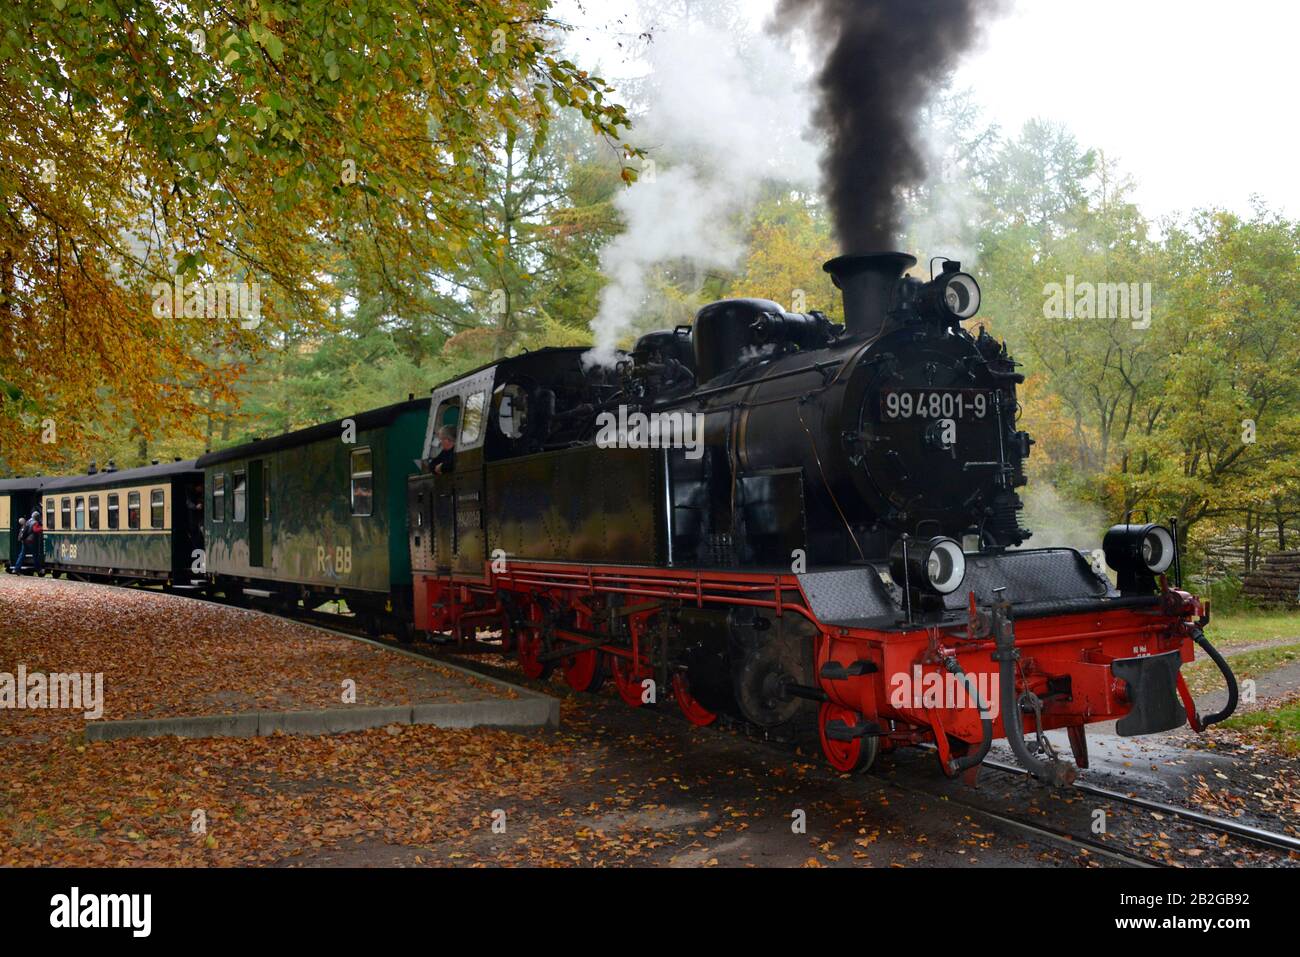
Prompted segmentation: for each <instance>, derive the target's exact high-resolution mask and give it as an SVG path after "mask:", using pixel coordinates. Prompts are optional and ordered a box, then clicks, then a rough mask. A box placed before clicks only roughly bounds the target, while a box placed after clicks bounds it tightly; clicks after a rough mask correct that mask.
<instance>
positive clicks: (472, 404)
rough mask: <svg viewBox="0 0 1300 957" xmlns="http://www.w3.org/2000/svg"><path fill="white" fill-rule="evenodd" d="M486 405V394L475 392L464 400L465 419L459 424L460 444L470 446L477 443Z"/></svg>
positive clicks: (481, 429)
mask: <svg viewBox="0 0 1300 957" xmlns="http://www.w3.org/2000/svg"><path fill="white" fill-rule="evenodd" d="M486 404H487V393H486V392H482V391H480V392H475V393H474V394H473V395H472V396H470V397H469V398H468V399H466V400H465V418H464V419H463V420H462V421H461V424H460V444H461V445H462V446H470V445H473V444H474V443H475V442H477V441H478V436H479V433H480V432H482V431H483V406H484V405H486Z"/></svg>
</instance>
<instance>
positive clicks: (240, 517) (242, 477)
mask: <svg viewBox="0 0 1300 957" xmlns="http://www.w3.org/2000/svg"><path fill="white" fill-rule="evenodd" d="M234 492H235V496H234V497H235V518H234V521H236V522H242V521H244V520H245V519H247V518H248V475H247V473H245V472H236V473H235V488H234Z"/></svg>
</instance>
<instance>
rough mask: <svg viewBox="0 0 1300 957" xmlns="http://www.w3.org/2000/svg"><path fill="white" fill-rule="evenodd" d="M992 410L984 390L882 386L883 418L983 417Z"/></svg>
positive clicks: (988, 394)
mask: <svg viewBox="0 0 1300 957" xmlns="http://www.w3.org/2000/svg"><path fill="white" fill-rule="evenodd" d="M992 410H993V393H992V392H989V391H987V390H985V389H882V390H881V392H880V417H881V418H882V419H982V418H984V417H985V416H986V415H988V414H989V412H991V411H992Z"/></svg>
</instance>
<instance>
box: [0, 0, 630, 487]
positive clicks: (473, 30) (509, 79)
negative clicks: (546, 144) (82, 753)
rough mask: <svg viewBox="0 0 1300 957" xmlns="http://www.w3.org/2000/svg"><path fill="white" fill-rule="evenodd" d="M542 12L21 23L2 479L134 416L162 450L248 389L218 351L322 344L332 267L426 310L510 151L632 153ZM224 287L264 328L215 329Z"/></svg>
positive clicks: (362, 5)
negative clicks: (518, 136) (607, 146)
mask: <svg viewBox="0 0 1300 957" xmlns="http://www.w3.org/2000/svg"><path fill="white" fill-rule="evenodd" d="M548 8H549V0H483V2H473V3H471V2H468V0H425V2H413V0H360V2H354V3H350V4H336V3H332V2H327V0H302V2H296V3H289V2H280V3H275V2H269V3H266V2H264V3H254V2H236V3H229V4H227V3H211V2H204V0H191V2H167V3H163V2H161V0H150V2H141V3H135V4H132V5H130V6H129V7H126V8H124V7H122V6H121V5H119V4H117V3H114V2H109V0H84V2H72V0H49V2H44V0H26V2H18V3H16V4H11V5H10V7H9V8H8V9H7V12H6V17H5V21H4V24H3V26H2V27H0V122H3V124H4V126H5V128H6V130H7V135H6V136H5V137H4V138H3V139H0V468H4V469H11V470H12V469H25V468H29V467H31V466H33V465H35V464H38V463H45V464H49V463H53V462H57V461H59V460H64V461H66V460H67V459H68V458H70V457H71V456H73V455H75V454H79V453H80V451H81V450H82V449H83V448H84V446H85V445H86V444H87V442H88V441H89V439H90V436H91V432H90V429H89V423H91V422H95V423H97V424H99V425H100V426H102V425H103V424H104V423H105V422H106V421H109V420H113V419H116V420H118V421H122V420H125V419H127V418H129V419H130V420H131V421H132V423H133V426H134V428H135V429H136V430H138V432H139V433H140V435H141V436H142V437H145V438H147V437H148V436H150V435H152V434H153V433H154V432H156V431H157V430H159V428H160V427H161V426H162V425H163V424H164V423H170V424H172V425H180V426H184V425H186V424H188V423H193V422H194V421H195V420H196V417H197V416H199V414H200V413H201V411H202V409H201V407H200V397H202V396H204V395H208V396H212V395H215V396H218V397H219V398H222V399H227V400H228V399H229V398H230V396H229V387H230V383H231V382H233V381H234V380H236V379H237V378H238V377H239V375H240V374H241V372H242V371H243V369H242V367H241V364H240V363H239V362H236V363H231V364H218V363H214V362H212V361H210V357H212V356H214V355H222V354H227V355H236V356H251V355H255V354H256V351H257V349H258V347H259V345H261V344H262V343H263V342H264V341H265V340H266V338H267V337H268V335H271V334H273V333H274V332H275V331H276V330H277V329H284V328H287V327H289V326H290V325H292V324H295V323H306V324H309V325H316V326H320V327H323V328H328V323H329V318H330V316H329V311H328V304H329V303H330V302H331V299H332V291H331V289H330V288H329V278H328V277H329V275H330V273H331V266H332V265H334V263H333V262H332V257H337V256H340V255H347V256H348V257H349V258H350V259H351V260H352V261H353V262H355V263H356V264H357V265H358V268H361V269H363V270H365V271H366V272H367V273H368V274H373V275H374V276H376V277H378V278H377V282H379V283H381V284H382V286H383V288H384V289H385V291H386V294H387V296H388V297H389V299H390V301H391V303H392V307H393V309H394V311H396V312H399V313H400V312H401V311H402V310H403V309H407V308H415V307H416V306H418V304H419V302H420V299H421V297H422V296H423V294H424V292H425V290H426V283H425V281H424V279H423V277H424V276H425V275H426V274H427V272H428V270H430V269H437V268H441V269H446V270H451V269H453V268H454V267H455V265H456V262H457V261H458V259H459V258H460V257H462V256H464V255H466V253H467V251H468V250H470V249H471V247H472V246H473V245H474V243H475V242H477V241H479V240H480V239H481V237H482V233H483V228H484V226H483V222H482V220H481V218H480V217H479V216H477V215H476V213H477V211H478V209H479V208H480V206H481V204H482V203H483V202H484V201H485V199H486V197H487V183H486V182H485V179H484V177H483V175H482V168H483V162H482V160H483V157H484V155H485V152H486V151H490V150H491V149H492V148H493V144H496V143H497V142H499V141H500V138H501V137H502V136H503V135H507V134H509V133H511V132H519V131H522V130H528V131H530V133H529V135H534V136H540V137H543V138H544V137H545V135H546V132H547V130H548V128H549V125H550V123H551V121H552V119H553V117H554V116H555V115H556V114H557V110H560V109H565V108H573V109H574V110H576V111H577V112H578V113H580V114H581V115H582V116H583V118H584V119H585V121H586V122H587V123H588V124H589V125H590V126H591V127H592V128H593V130H594V131H595V132H596V133H597V134H598V135H600V136H602V137H605V138H606V139H608V140H609V141H610V143H611V144H612V145H613V146H614V148H616V149H617V148H618V137H619V136H620V135H621V132H622V129H623V127H624V126H625V125H626V115H625V113H624V111H623V109H622V107H621V106H618V105H617V104H615V103H612V102H610V101H609V100H608V99H607V96H608V94H609V93H610V92H611V91H610V89H609V87H608V86H607V85H606V84H605V83H604V82H602V81H601V80H599V79H598V78H596V77H592V76H590V75H589V74H587V73H586V72H585V71H583V70H581V69H579V68H578V67H577V66H576V65H575V64H573V63H572V62H570V61H568V60H565V59H563V58H561V57H559V56H557V55H556V54H555V53H554V52H553V37H554V31H555V28H556V24H555V23H554V22H553V21H551V20H550V19H549V18H548V17H547V11H548ZM623 155H625V156H626V155H627V152H626V151H624V153H623ZM178 277H179V278H178ZM228 283H238V284H244V285H245V286H247V287H255V288H257V289H258V290H259V291H260V303H259V305H260V309H258V310H257V313H258V314H257V315H255V316H250V315H245V314H242V313H240V314H236V315H230V314H229V311H230V310H228V309H226V310H223V309H217V310H213V309H212V308H211V307H210V305H209V300H210V299H211V298H212V297H211V294H210V293H209V294H207V295H206V296H205V295H204V293H203V292H202V290H203V289H204V288H205V286H203V285H200V286H199V289H200V294H199V297H198V299H197V300H193V299H192V298H191V297H190V291H191V290H192V289H193V288H194V286H193V285H190V284H206V288H209V289H210V288H212V287H222V286H224V285H225V284H228ZM169 287H170V288H173V289H175V288H179V289H180V290H181V292H182V296H180V297H173V296H172V295H171V294H170V293H168V292H167V290H168V288H169ZM173 298H176V300H177V301H175V302H173V301H171V300H172V299H173ZM196 305H197V308H194V307H195V306H196ZM213 311H215V312H217V313H220V314H218V315H209V314H208V313H209V312H213ZM196 313H197V314H196ZM43 424H46V425H49V426H51V427H52V432H53V434H54V435H56V436H57V441H56V442H52V443H49V444H44V443H42V441H41V439H42V437H46V438H48V437H49V433H50V430H49V429H43V428H42V426H43Z"/></svg>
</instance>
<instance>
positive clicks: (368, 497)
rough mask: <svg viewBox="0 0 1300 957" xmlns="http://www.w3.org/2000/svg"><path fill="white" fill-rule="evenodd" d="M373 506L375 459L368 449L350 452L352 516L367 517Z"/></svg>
mask: <svg viewBox="0 0 1300 957" xmlns="http://www.w3.org/2000/svg"><path fill="white" fill-rule="evenodd" d="M374 505H375V458H374V455H373V453H372V452H371V451H370V449H368V448H364V449H354V450H353V452H352V514H353V515H361V516H366V515H369V514H370V512H371V510H372V509H373V508H374Z"/></svg>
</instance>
